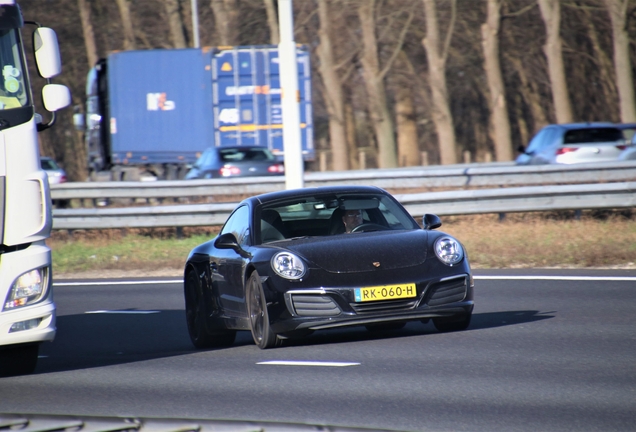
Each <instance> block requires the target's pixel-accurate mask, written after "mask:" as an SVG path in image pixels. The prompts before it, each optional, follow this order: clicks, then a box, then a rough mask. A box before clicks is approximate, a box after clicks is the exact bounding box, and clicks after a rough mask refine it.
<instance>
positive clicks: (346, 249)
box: [184, 186, 474, 349]
mask: <svg viewBox="0 0 636 432" xmlns="http://www.w3.org/2000/svg"><path fill="white" fill-rule="evenodd" d="M422 222H423V226H422V228H420V226H419V225H418V224H417V222H416V221H415V220H414V219H413V217H412V216H411V215H410V214H409V213H408V212H407V211H406V210H405V209H404V207H402V205H401V204H400V203H399V202H398V201H397V200H396V199H395V198H394V197H393V196H391V195H390V194H389V193H388V192H386V191H384V190H382V189H379V188H375V187H365V186H338V187H322V188H306V189H297V190H287V191H282V192H273V193H268V194H263V195H258V196H254V197H251V198H248V199H245V200H244V201H242V202H241V203H240V204H239V205H238V206H237V207H236V209H235V210H234V211H233V212H232V214H231V215H230V217H229V218H228V219H227V221H226V222H225V225H224V226H223V228H222V229H221V232H220V233H219V235H218V236H217V237H216V238H214V239H212V240H210V241H208V242H206V243H203V244H201V245H199V246H197V247H196V248H194V249H193V250H192V251H191V252H190V255H189V256H188V259H187V262H186V264H185V270H184V294H185V309H186V321H187V326H188V332H189V334H190V338H191V340H192V343H193V344H194V346H195V347H197V348H209V347H219V346H229V345H231V344H232V343H234V339H235V337H236V331H238V330H249V331H251V332H252V336H253V338H254V342H255V343H256V345H258V347H260V348H263V349H264V348H271V347H275V346H279V345H281V342H282V341H283V340H284V339H288V338H293V337H302V336H306V335H308V334H310V333H311V332H313V331H314V330H321V329H329V328H336V327H346V326H360V325H363V326H366V327H367V328H368V329H369V330H377V329H399V328H401V327H403V326H404V325H405V324H406V322H408V321H422V322H424V323H426V322H428V321H429V320H431V319H432V320H433V324H434V325H435V327H436V328H437V330H439V331H442V332H446V331H458V330H464V329H466V328H467V327H468V326H469V324H470V319H471V314H472V311H473V305H474V302H473V277H472V273H471V269H470V264H469V262H468V257H467V256H466V252H465V251H464V248H463V246H462V245H461V243H460V242H459V241H458V240H456V239H455V238H453V237H452V236H450V235H448V234H445V233H443V232H441V231H435V229H436V228H438V227H440V226H441V221H440V219H439V218H438V217H437V216H435V215H431V214H427V215H424V217H423V220H422Z"/></svg>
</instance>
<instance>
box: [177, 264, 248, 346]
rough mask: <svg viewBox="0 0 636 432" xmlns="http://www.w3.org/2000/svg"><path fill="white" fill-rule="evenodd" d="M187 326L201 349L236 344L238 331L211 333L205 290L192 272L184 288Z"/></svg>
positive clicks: (192, 339)
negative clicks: (207, 317)
mask: <svg viewBox="0 0 636 432" xmlns="http://www.w3.org/2000/svg"><path fill="white" fill-rule="evenodd" d="M184 295H185V310H186V324H187V325H188V334H189V335H190V340H191V341H192V344H193V345H194V346H195V347H196V348H199V349H203V348H217V347H226V346H230V345H232V344H233V343H234V339H235V338H236V331H234V330H218V331H215V332H209V331H208V329H207V326H206V323H205V320H206V309H205V305H204V303H203V289H202V288H201V282H199V278H198V277H197V274H196V272H194V271H191V272H189V273H188V276H187V277H186V281H185V286H184Z"/></svg>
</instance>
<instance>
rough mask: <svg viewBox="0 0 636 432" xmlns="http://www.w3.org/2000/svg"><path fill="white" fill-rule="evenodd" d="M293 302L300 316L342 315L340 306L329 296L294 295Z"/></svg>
mask: <svg viewBox="0 0 636 432" xmlns="http://www.w3.org/2000/svg"><path fill="white" fill-rule="evenodd" d="M292 304H293V306H294V310H295V311H296V314H297V315H298V316H320V317H329V316H337V315H340V308H339V307H338V305H336V303H335V302H334V301H333V300H332V299H331V298H330V297H327V296H321V295H301V294H294V295H292Z"/></svg>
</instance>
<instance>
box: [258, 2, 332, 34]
mask: <svg viewBox="0 0 636 432" xmlns="http://www.w3.org/2000/svg"><path fill="white" fill-rule="evenodd" d="M263 2H264V4H265V10H266V11H267V25H268V26H269V34H270V43H271V44H272V45H278V44H279V41H280V30H279V28H278V14H277V13H276V5H275V4H274V0H263ZM318 3H321V0H318Z"/></svg>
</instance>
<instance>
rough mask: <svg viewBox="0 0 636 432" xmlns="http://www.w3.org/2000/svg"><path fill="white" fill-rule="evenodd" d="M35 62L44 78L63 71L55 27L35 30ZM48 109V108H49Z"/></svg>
mask: <svg viewBox="0 0 636 432" xmlns="http://www.w3.org/2000/svg"><path fill="white" fill-rule="evenodd" d="M33 47H34V50H35V63H36V64H37V67H38V72H39V74H40V76H41V77H42V78H46V79H49V78H52V77H54V76H56V75H59V74H60V73H61V72H62V60H61V58H60V47H59V45H58V43H57V35H56V34H55V31H54V30H53V29H50V28H48V27H39V28H38V29H36V30H35V32H33ZM47 109H48V108H47Z"/></svg>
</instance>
